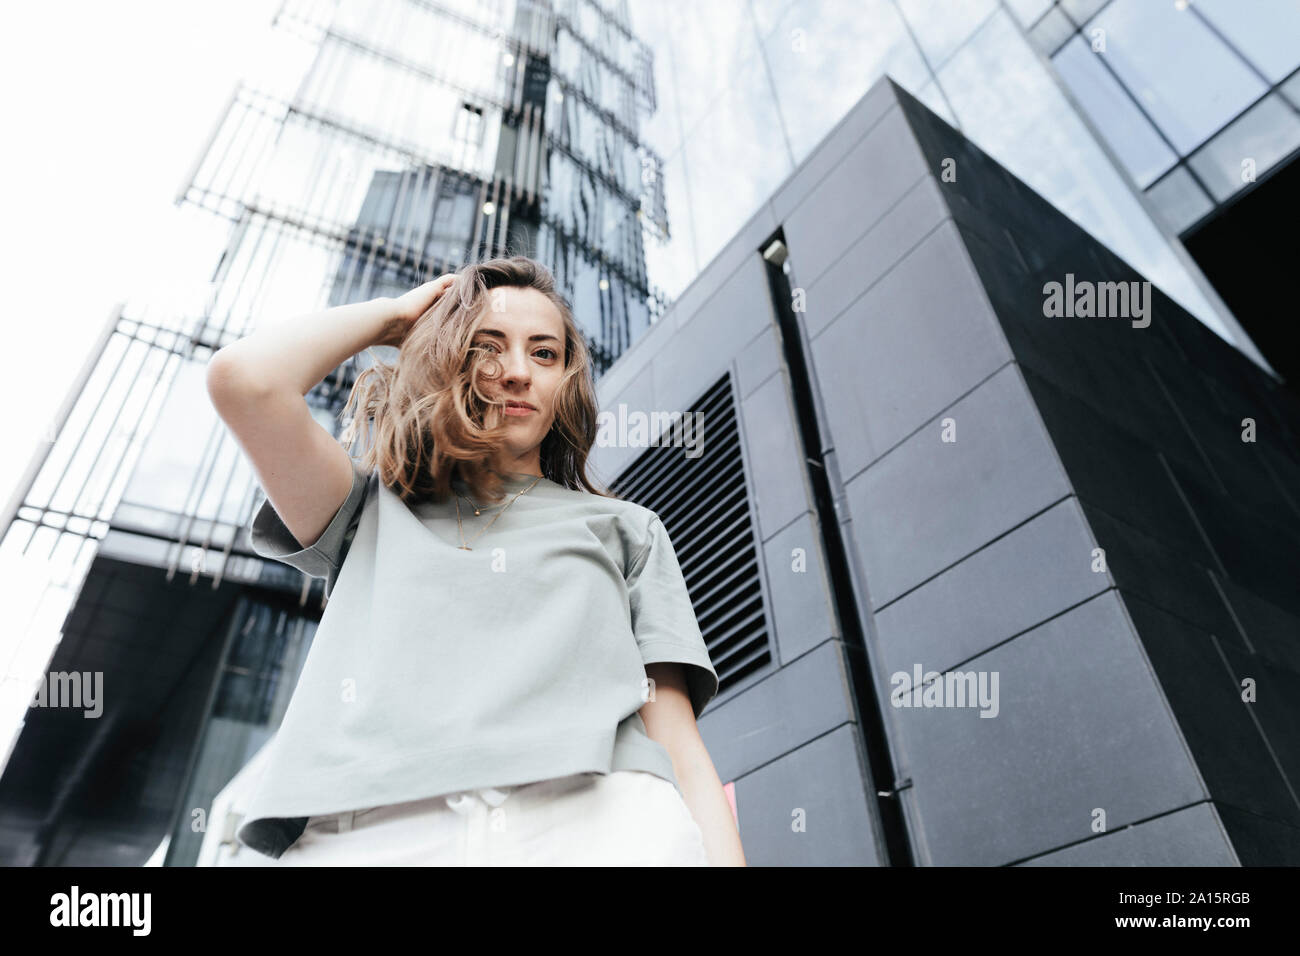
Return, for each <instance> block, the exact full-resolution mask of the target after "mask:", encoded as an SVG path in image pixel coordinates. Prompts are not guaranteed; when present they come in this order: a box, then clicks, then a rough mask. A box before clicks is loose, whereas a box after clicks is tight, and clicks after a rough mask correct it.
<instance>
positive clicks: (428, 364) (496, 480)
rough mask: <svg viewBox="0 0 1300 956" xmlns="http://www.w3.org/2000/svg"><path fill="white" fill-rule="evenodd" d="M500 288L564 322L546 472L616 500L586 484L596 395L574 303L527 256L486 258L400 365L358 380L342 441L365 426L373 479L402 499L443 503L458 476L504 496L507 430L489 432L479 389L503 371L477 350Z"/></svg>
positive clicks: (476, 490)
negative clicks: (534, 295) (521, 294)
mask: <svg viewBox="0 0 1300 956" xmlns="http://www.w3.org/2000/svg"><path fill="white" fill-rule="evenodd" d="M500 286H514V287H517V288H525V289H536V290H537V291H538V292H540V293H542V294H543V295H544V296H546V297H547V298H548V299H550V301H551V302H552V303H553V304H554V305H555V307H556V308H557V309H558V310H559V312H560V315H561V316H562V318H563V320H564V376H563V378H562V379H561V380H560V384H559V387H558V389H557V391H556V397H555V419H554V421H553V423H552V425H551V429H550V431H549V432H548V433H547V434H546V437H545V438H544V439H543V440H542V443H541V448H540V450H539V455H540V458H541V467H542V474H543V476H545V477H546V478H549V479H550V480H551V481H554V482H556V483H557V484H559V485H562V486H564V487H566V488H572V489H575V490H586V491H588V492H590V493H591V494H595V495H601V496H603V497H606V498H617V497H618V496H617V495H614V494H612V493H610V492H608V491H607V490H605V489H601V488H598V487H597V486H596V485H595V484H594V483H593V482H592V481H591V480H590V479H589V478H588V477H587V456H588V454H589V452H590V450H591V446H592V445H593V444H594V443H595V440H596V428H597V426H596V417H597V404H596V388H595V382H594V379H593V377H592V364H591V357H590V353H589V352H588V350H587V344H586V341H585V339H584V338H583V336H582V333H581V331H580V330H579V329H578V326H577V323H576V322H575V321H574V318H573V311H572V309H570V307H569V304H568V302H566V301H565V299H564V297H563V296H562V295H561V294H560V293H559V292H557V291H556V289H555V279H554V277H553V276H552V275H551V272H550V270H548V269H547V268H546V266H544V265H543V264H542V263H540V262H537V261H536V260H533V259H529V258H527V257H526V256H510V257H507V258H496V259H488V260H486V261H481V262H472V263H469V264H467V265H464V266H462V267H461V268H460V269H459V270H457V272H456V279H455V280H454V281H453V282H452V284H451V285H450V286H449V287H448V288H447V289H445V290H444V291H443V293H442V294H441V295H440V296H439V297H438V300H437V301H436V302H435V303H434V304H433V306H432V307H431V308H430V309H429V311H427V312H425V313H424V315H422V316H420V318H419V319H417V320H416V321H415V322H414V323H413V325H412V327H411V329H410V331H409V332H408V333H407V335H406V338H405V339H404V340H403V342H402V345H401V347H400V348H399V349H398V357H397V362H396V364H394V365H389V364H386V363H384V362H381V361H379V360H378V359H376V362H375V364H374V365H372V366H371V367H369V368H367V369H365V370H364V371H362V372H361V374H360V375H358V376H357V380H356V383H355V384H354V385H353V386H352V392H351V394H350V395H349V396H348V401H347V404H346V405H345V406H344V416H345V419H350V420H348V422H347V426H346V428H345V429H344V432H343V435H342V437H341V440H342V441H343V442H344V444H346V445H347V446H348V448H349V451H351V449H352V448H353V447H354V445H355V444H356V442H357V440H358V432H359V428H358V425H359V424H360V423H362V422H368V423H369V424H370V435H371V437H373V441H371V442H369V443H368V447H367V448H366V450H365V451H364V452H363V454H362V457H361V464H362V467H364V468H365V469H366V470H367V471H370V470H374V469H376V468H377V469H378V471H379V480H380V481H382V482H383V483H384V484H385V485H386V486H387V487H388V488H390V489H391V490H392V491H393V492H394V493H395V494H397V495H398V497H400V498H401V499H402V500H403V501H405V502H408V503H413V502H417V501H424V500H429V499H433V500H438V501H441V500H444V499H445V498H446V497H447V496H448V495H450V494H451V493H452V488H451V478H452V477H453V476H458V477H460V478H461V479H462V480H463V481H465V482H466V484H467V485H469V490H470V494H471V495H472V496H473V497H474V499H475V500H479V499H483V500H490V501H496V500H498V499H500V498H501V497H502V495H503V493H504V486H503V483H502V479H501V476H500V475H499V474H498V473H497V472H495V471H493V470H492V468H491V465H490V462H491V460H492V456H493V455H494V454H495V453H496V452H497V450H498V449H499V448H500V447H501V442H502V440H503V438H504V437H505V435H506V433H507V429H508V428H509V425H508V424H507V422H506V421H505V420H504V417H503V419H502V421H501V423H500V424H499V425H497V426H496V427H495V428H487V427H485V425H484V422H485V420H486V419H485V415H486V412H487V410H488V408H489V407H490V406H491V405H493V404H497V405H504V402H503V401H502V402H495V403H494V402H493V400H492V398H491V397H489V396H488V395H487V394H486V393H485V392H484V391H483V389H482V388H481V387H480V384H481V382H482V381H483V380H492V379H495V378H496V377H498V376H499V375H500V374H501V371H504V370H503V369H502V370H501V371H496V372H491V371H490V368H491V366H492V365H494V364H495V365H497V366H498V367H499V366H500V363H499V362H498V361H497V359H495V358H494V357H493V356H494V352H493V350H491V349H484V348H478V347H473V345H472V343H473V334H474V329H475V327H476V325H477V320H478V317H479V314H480V313H481V312H482V311H483V309H484V308H486V307H487V306H488V305H489V302H488V297H489V293H490V290H492V289H495V288H498V287H500Z"/></svg>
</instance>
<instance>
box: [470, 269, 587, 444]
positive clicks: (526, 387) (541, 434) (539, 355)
mask: <svg viewBox="0 0 1300 956" xmlns="http://www.w3.org/2000/svg"><path fill="white" fill-rule="evenodd" d="M473 343H474V345H475V346H477V347H480V348H485V349H487V350H489V351H491V352H493V353H494V355H495V357H496V360H497V361H498V362H499V363H500V364H501V374H500V376H499V377H498V378H496V379H495V380H488V381H484V382H483V383H482V388H483V389H484V391H485V392H486V393H487V394H488V395H491V396H492V397H493V398H496V399H498V400H502V399H503V400H506V401H510V402H519V403H522V404H525V405H528V406H531V409H529V408H507V409H506V410H505V411H504V412H502V411H501V410H498V409H497V408H495V407H493V408H490V409H489V410H488V421H487V424H488V425H495V424H496V423H497V422H499V421H505V422H506V424H507V425H508V426H509V432H508V434H507V436H506V442H505V444H506V451H507V452H508V453H509V455H510V456H511V457H513V458H519V457H522V456H525V455H528V454H529V453H530V452H531V451H532V449H534V448H536V447H537V446H539V445H540V444H541V443H542V439H544V438H545V437H546V434H547V432H549V431H550V430H551V423H552V422H554V421H555V398H556V394H557V392H558V389H559V384H560V379H561V378H562V377H563V375H564V346H565V342H564V318H563V317H562V316H561V315H560V311H559V309H557V308H556V307H555V305H554V303H552V302H551V300H550V299H548V298H547V297H546V296H545V295H543V294H542V293H540V292H538V291H537V290H536V289H521V288H518V287H515V286H500V287H498V288H495V289H489V290H488V304H487V306H486V307H485V308H484V310H483V313H482V314H481V315H480V316H479V321H478V326H477V327H476V328H475V330H474V338H473ZM503 416H504V417H503Z"/></svg>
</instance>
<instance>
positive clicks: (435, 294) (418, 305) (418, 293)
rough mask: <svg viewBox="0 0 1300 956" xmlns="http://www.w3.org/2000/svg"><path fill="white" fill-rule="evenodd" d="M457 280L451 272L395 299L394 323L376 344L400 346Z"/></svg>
mask: <svg viewBox="0 0 1300 956" xmlns="http://www.w3.org/2000/svg"><path fill="white" fill-rule="evenodd" d="M455 280H456V274H455V273H454V272H449V273H447V274H446V275H441V276H438V278H436V279H431V280H429V281H428V282H426V283H424V285H420V286H416V287H415V288H414V289H412V290H411V291H410V292H405V293H403V294H402V295H400V296H398V297H397V298H396V299H394V300H393V302H394V305H395V315H394V321H393V322H392V323H391V325H390V327H389V328H388V329H386V330H385V333H384V337H383V338H382V339H380V340H379V341H378V342H376V343H375V344H376V345H392V346H395V347H396V346H400V345H401V344H402V342H403V341H405V339H406V336H407V334H408V333H409V332H410V331H411V328H412V327H413V326H414V325H415V323H416V322H418V321H419V320H420V319H421V318H423V317H424V315H425V314H426V313H427V312H428V311H429V310H430V309H432V308H433V307H434V305H435V304H437V301H438V298H439V296H441V295H442V293H443V292H444V291H446V290H447V289H448V288H450V287H451V284H452V283H453V282H454V281H455Z"/></svg>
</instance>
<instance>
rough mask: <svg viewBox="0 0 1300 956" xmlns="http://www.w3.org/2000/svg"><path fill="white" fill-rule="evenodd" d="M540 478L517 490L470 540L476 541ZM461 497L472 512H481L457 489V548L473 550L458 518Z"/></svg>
mask: <svg viewBox="0 0 1300 956" xmlns="http://www.w3.org/2000/svg"><path fill="white" fill-rule="evenodd" d="M541 480H542V476H540V475H539V476H538V478H537V481H534V482H533V484H531V485H529V486H528V487H527V488H524V489H521V490H520V491H519V492H517V493H516V494H515V496H514V497H513V498H511V499H510V500H509V501H508V502H507V503H506V507H505V508H502V509H501V510H500V511H498V512H497V513H496V514H494V515H493V516H492V521H489V522H488V523H487V524H486V525H484V526H483V527H482V529H480V530H479V533H478V534H476V535H474V537H472V538H470V541H477V540H478V539H479V535H481V534H483V532H484V531H486V530H487V529H488V528H490V527H492V524H493V522H495V521H496V520H497V518H500V517H501V516H502V515H503V514H505V513H506V508H509V507H510V506H511V505H512V504H514V503H515V502H516V501H518V500H519V496H520V495H522V494H523V493H524V492H526V491H531V490H532V489H533V486H534V485H536V484H537V482H538V481H541ZM462 497H463V498H464V499H465V500H466V501H468V502H469V503H470V505H471V506H472V507H473V508H474V514H476V515H477V514H480V513H481V512H480V511H479V508H478V505H476V504H474V501H473V499H471V498H470V497H469V495H461V493H460V492H459V491H458V492H456V530H457V531H459V532H460V548H459V550H461V551H473V550H474V549H473V548H471V547H470V546H469V541H466V540H465V528H464V526H463V525H462V524H461V520H460V499H461V498H462Z"/></svg>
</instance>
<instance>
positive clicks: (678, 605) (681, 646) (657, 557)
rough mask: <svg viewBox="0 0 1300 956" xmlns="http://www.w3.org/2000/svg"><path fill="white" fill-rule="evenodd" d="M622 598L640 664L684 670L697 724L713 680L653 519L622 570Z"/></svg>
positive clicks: (667, 544) (678, 575)
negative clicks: (666, 663) (668, 664)
mask: <svg viewBox="0 0 1300 956" xmlns="http://www.w3.org/2000/svg"><path fill="white" fill-rule="evenodd" d="M627 593H628V601H629V604H630V605H631V612H632V633H633V635H634V636H635V637H636V643H637V648H638V649H639V650H640V652H641V660H642V662H643V663H645V664H656V663H660V662H664V661H676V662H678V663H681V664H684V665H686V666H685V667H684V668H683V670H684V671H685V673H686V686H687V690H688V692H689V694H690V698H691V707H692V709H693V710H694V711H695V716H696V718H698V717H699V716H700V714H701V713H702V712H703V711H704V707H705V705H706V704H708V702H709V701H710V700H712V699H713V698H714V697H715V696H717V693H718V674H717V672H716V671H715V670H714V669H713V662H712V661H710V660H709V650H708V647H707V646H706V645H705V643H704V635H703V634H701V633H700V625H699V622H698V621H697V620H696V618H695V608H694V607H693V606H692V605H691V596H690V594H689V592H688V591H687V590H686V579H685V578H684V577H683V576H682V569H681V565H680V564H678V561H677V553H676V551H675V550H674V549H673V545H672V541H671V540H670V539H669V537H668V531H667V529H665V528H664V526H663V522H662V521H661V520H660V519H659V516H658V515H655V516H654V517H653V518H652V519H651V520H650V525H649V528H648V529H647V540H646V543H645V545H644V547H643V548H642V549H641V551H640V553H638V554H637V556H636V557H635V558H634V559H633V560H632V562H631V564H630V566H629V567H628V572H627Z"/></svg>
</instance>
